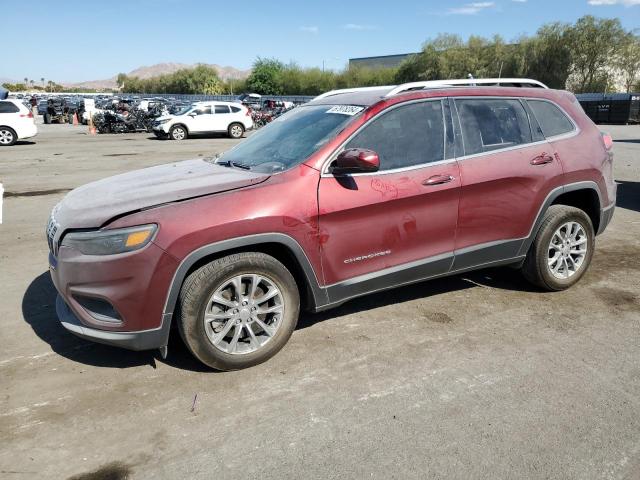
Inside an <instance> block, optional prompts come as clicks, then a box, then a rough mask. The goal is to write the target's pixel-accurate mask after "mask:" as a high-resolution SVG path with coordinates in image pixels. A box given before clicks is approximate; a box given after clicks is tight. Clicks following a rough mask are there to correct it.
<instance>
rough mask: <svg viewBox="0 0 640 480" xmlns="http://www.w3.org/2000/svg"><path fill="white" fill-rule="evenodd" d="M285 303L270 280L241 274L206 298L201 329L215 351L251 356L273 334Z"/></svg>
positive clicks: (227, 281)
mask: <svg viewBox="0 0 640 480" xmlns="http://www.w3.org/2000/svg"><path fill="white" fill-rule="evenodd" d="M283 315H284V301H283V298H282V293H281V292H280V289H279V288H278V287H277V286H276V285H275V283H274V282H273V281H271V280H270V279H268V278H266V277H263V276H261V275H256V274H242V275H237V276H235V277H232V278H230V279H228V280H226V281H225V282H224V283H222V284H221V286H220V287H219V288H218V289H217V290H216V291H215V292H214V294H213V295H212V296H211V297H210V298H209V301H208V303H207V307H206V310H205V314H204V319H203V320H204V329H205V332H206V334H207V337H208V338H209V341H210V342H211V343H212V344H213V346H214V347H216V348H217V349H218V350H221V351H223V352H225V353H230V354H234V355H237V354H247V353H252V352H255V351H256V350H258V349H259V348H261V347H262V346H264V345H265V344H266V343H267V342H268V341H269V340H271V339H272V338H273V336H274V335H275V334H276V332H277V330H278V328H279V327H280V324H281V323H282V316H283Z"/></svg>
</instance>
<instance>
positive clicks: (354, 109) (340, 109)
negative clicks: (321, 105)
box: [327, 105, 364, 115]
mask: <svg viewBox="0 0 640 480" xmlns="http://www.w3.org/2000/svg"><path fill="white" fill-rule="evenodd" d="M362 110H364V107H358V106H356V105H336V106H335V107H331V108H330V109H329V110H327V113H341V114H342V115H356V114H358V113H360V112H361V111H362Z"/></svg>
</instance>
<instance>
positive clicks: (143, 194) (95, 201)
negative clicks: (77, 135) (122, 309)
mask: <svg viewBox="0 0 640 480" xmlns="http://www.w3.org/2000/svg"><path fill="white" fill-rule="evenodd" d="M267 178H269V174H265V173H255V172H250V171H247V170H239V169H237V168H230V167H224V166H222V165H216V164H214V163H211V162H209V161H207V160H204V159H196V160H187V161H184V162H178V163H170V164H166V165H160V166H157V167H151V168H144V169H142V170H135V171H133V172H128V173H124V174H121V175H116V176H113V177H109V178H105V179H103V180H98V181H97V182H92V183H88V184H86V185H83V186H82V187H79V188H76V189H75V190H72V191H70V192H69V193H68V194H67V195H66V196H65V197H64V199H63V200H62V202H60V204H59V205H58V206H57V207H56V210H55V218H56V221H57V222H58V223H59V224H60V226H61V227H62V228H63V229H67V228H96V227H100V226H102V225H104V224H105V223H107V222H108V221H109V220H111V219H112V218H114V217H117V216H120V215H123V214H126V213H131V212H134V211H137V210H140V209H143V208H148V207H153V206H156V205H160V204H163V203H169V202H176V201H180V200H185V199H188V198H193V197H199V196H203V195H209V194H213V193H219V192H225V191H229V190H235V189H238V188H242V187H248V186H250V185H255V184H257V183H261V182H264V181H265V180H266V179H267Z"/></svg>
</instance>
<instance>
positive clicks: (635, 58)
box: [615, 33, 640, 92]
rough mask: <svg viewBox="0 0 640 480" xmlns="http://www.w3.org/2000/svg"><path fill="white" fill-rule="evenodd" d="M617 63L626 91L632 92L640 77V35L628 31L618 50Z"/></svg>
mask: <svg viewBox="0 0 640 480" xmlns="http://www.w3.org/2000/svg"><path fill="white" fill-rule="evenodd" d="M615 65H616V67H617V68H618V70H619V71H620V76H621V78H622V83H623V84H624V88H625V90H626V92H631V90H632V89H633V88H634V86H635V85H636V82H637V81H638V80H639V79H640V37H638V36H637V35H634V34H633V33H628V34H627V35H626V36H625V38H624V40H623V42H622V45H621V47H620V50H619V51H618V54H617V57H616V60H615ZM636 88H637V87H636Z"/></svg>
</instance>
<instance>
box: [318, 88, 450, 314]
mask: <svg viewBox="0 0 640 480" xmlns="http://www.w3.org/2000/svg"><path fill="white" fill-rule="evenodd" d="M445 105H446V100H444V101H443V100H440V99H438V100H428V101H420V102H415V103H410V104H405V105H400V106H397V107H394V108H391V109H389V110H388V111H386V112H383V113H382V114H380V115H378V116H377V117H375V118H374V119H373V120H371V121H370V122H369V123H368V124H366V125H365V126H364V127H363V128H362V129H360V130H359V132H357V133H356V135H355V136H353V137H352V138H351V139H350V140H349V141H348V142H347V143H346V144H345V145H344V148H366V149H370V150H373V151H375V152H376V153H377V154H378V155H379V157H380V170H379V171H378V172H373V173H360V174H351V175H343V176H334V175H332V174H330V173H323V175H322V177H321V179H320V186H319V210H320V217H319V226H320V243H321V249H322V262H323V272H324V280H325V284H326V285H328V286H329V288H328V291H329V298H330V301H331V302H332V303H334V302H338V301H340V300H343V299H345V298H349V297H352V296H356V295H359V294H362V293H366V292H370V291H375V290H379V289H382V288H386V287H389V286H393V285H397V284H402V283H407V282H411V281H415V280H418V279H420V278H427V277H429V276H433V275H437V274H440V273H444V272H446V271H448V270H449V267H450V266H451V263H452V251H453V249H454V241H455V231H456V222H457V215H458V197H459V186H460V174H459V171H458V165H457V163H456V161H455V160H454V158H453V157H454V154H453V149H452V145H453V140H452V139H453V135H452V134H453V132H452V129H451V128H450V126H449V121H445V118H447V119H449V118H450V117H449V115H448V111H447V115H446V116H445V115H444V112H445Z"/></svg>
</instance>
